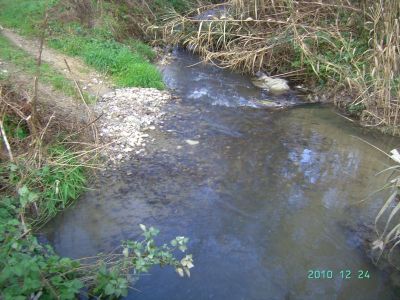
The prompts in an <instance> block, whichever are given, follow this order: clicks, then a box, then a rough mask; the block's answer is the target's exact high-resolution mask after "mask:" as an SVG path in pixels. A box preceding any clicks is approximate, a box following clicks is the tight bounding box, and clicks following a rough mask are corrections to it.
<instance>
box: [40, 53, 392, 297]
mask: <svg viewBox="0 0 400 300" xmlns="http://www.w3.org/2000/svg"><path fill="white" fill-rule="evenodd" d="M174 55H175V59H174V60H173V61H172V62H171V63H170V64H169V65H167V66H164V67H162V72H163V76H164V79H165V82H166V84H167V86H168V87H169V88H171V89H173V90H174V91H175V93H176V94H177V95H179V96H180V97H181V98H182V100H181V101H173V102H171V103H169V104H167V106H166V107H165V110H166V111H167V114H166V115H167V117H166V119H165V120H164V121H163V123H162V124H161V126H157V129H156V130H154V131H152V132H151V135H152V136H153V137H154V138H155V141H154V142H152V143H149V144H148V145H147V146H146V153H145V154H142V156H138V157H137V158H136V159H133V160H132V161H130V162H129V163H127V164H125V165H123V166H121V167H120V168H119V169H118V170H116V171H114V172H113V173H112V174H105V175H104V176H100V177H99V178H98V179H97V181H96V183H95V184H94V189H93V190H91V191H88V192H87V193H85V195H83V196H82V197H81V199H80V200H79V201H78V203H77V204H76V205H74V206H73V207H71V208H70V209H68V210H66V211H65V212H64V213H62V214H60V215H59V216H58V217H57V218H56V219H55V220H53V221H52V222H51V223H50V224H48V226H47V227H46V228H45V232H46V236H47V239H48V240H49V241H50V242H51V243H52V244H53V245H54V248H55V250H56V251H57V252H58V253H59V254H61V255H65V256H70V257H74V258H79V257H84V256H90V255H93V254H96V253H97V252H99V251H107V250H110V249H113V248H114V247H115V246H117V245H119V243H120V241H121V240H126V239H135V238H138V237H139V234H140V229H139V227H138V224H140V223H142V224H146V225H149V226H150V225H151V226H155V227H157V228H159V229H160V230H161V233H160V236H159V241H160V242H164V241H167V240H170V239H172V238H174V237H175V236H177V235H184V236H187V237H189V238H190V242H189V251H188V252H189V253H192V254H193V257H194V263H195V267H194V268H193V269H192V276H191V277H190V278H180V277H179V276H178V275H177V274H176V273H175V271H174V270H173V269H172V268H159V267H157V268H153V269H152V270H151V271H150V274H148V275H143V276H142V278H141V279H140V280H139V281H138V283H137V284H136V285H135V288H136V289H138V291H131V292H130V294H129V296H128V299H147V300H149V299H230V300H236V299H363V300H366V299H371V300H375V299H380V300H384V299H395V298H396V297H395V288H394V287H393V286H392V285H391V283H390V280H389V279H390V278H389V275H388V274H386V273H385V272H384V271H381V270H379V269H378V268H377V267H376V266H375V265H374V264H372V262H371V260H370V259H369V258H368V257H367V256H366V252H365V249H364V246H363V240H362V238H360V236H359V235H358V234H357V230H355V229H357V228H358V226H359V224H363V223H372V222H373V220H374V218H375V216H376V214H377V212H378V211H379V208H380V206H381V205H382V202H383V201H384V197H385V196H386V194H376V195H374V196H373V197H371V198H370V199H368V200H367V201H365V202H363V203H361V204H360V201H361V200H362V199H364V197H366V196H367V195H369V194H370V193H371V192H373V191H375V190H377V189H378V188H379V187H381V186H382V184H383V183H384V181H385V179H386V178H385V176H378V177H376V176H374V175H375V174H376V173H377V172H379V171H381V170H382V169H384V168H385V167H386V166H387V165H388V163H390V162H389V161H388V159H387V158H385V157H384V155H382V153H380V152H379V151H377V150H376V149H374V148H372V147H371V146H369V145H367V144H366V143H365V142H363V141H361V140H360V139H357V138H356V137H360V138H362V139H364V140H366V141H368V142H370V143H372V144H374V145H377V146H380V147H381V148H382V149H383V150H385V151H388V150H390V149H392V148H394V147H396V146H398V140H397V139H394V138H389V137H383V136H382V135H381V134H380V133H377V132H372V131H369V130H367V129H365V128H361V127H359V126H357V125H356V124H353V123H351V122H349V121H347V120H345V119H343V118H342V117H341V116H339V115H337V114H336V113H335V109H334V108H333V107H331V106H324V105H319V104H307V105H301V102H300V100H299V99H298V96H297V95H296V94H295V93H289V94H286V95H281V96H272V95H268V93H265V92H263V91H261V90H260V89H258V88H256V87H254V86H253V85H252V83H251V81H250V79H249V78H247V77H245V76H242V75H240V74H235V73H231V72H229V71H227V70H222V69H219V68H217V67H215V66H210V65H204V64H197V62H198V59H197V58H196V57H195V56H192V55H190V54H188V53H186V52H183V51H180V50H175V52H174ZM188 66H191V67H188ZM257 99H268V100H272V101H277V102H281V103H290V104H299V105H296V106H293V107H292V108H288V109H283V110H267V109H265V108H263V107H261V106H259V105H258V104H257ZM187 140H191V141H198V144H195V145H194V143H191V144H189V143H188V142H187ZM310 270H311V271H312V270H320V271H322V270H325V271H329V270H330V271H332V274H333V276H332V278H325V279H321V278H320V279H309V278H308V277H309V273H310ZM347 270H349V271H351V276H350V277H351V278H347V279H346V278H342V276H341V275H342V274H343V273H341V271H347ZM359 271H362V272H364V273H365V271H368V274H369V278H364V279H359V278H358V275H359Z"/></svg>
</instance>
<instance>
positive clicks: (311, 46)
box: [150, 0, 400, 134]
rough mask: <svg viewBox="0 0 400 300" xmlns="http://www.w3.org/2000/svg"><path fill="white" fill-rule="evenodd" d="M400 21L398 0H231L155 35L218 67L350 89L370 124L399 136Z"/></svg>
mask: <svg viewBox="0 0 400 300" xmlns="http://www.w3.org/2000/svg"><path fill="white" fill-rule="evenodd" d="M210 9H214V11H217V13H214V14H213V15H212V16H210V15H208V14H207V11H210ZM198 12H200V13H201V14H200V16H201V17H198ZM399 16H400V2H399V1H397V0H381V1H372V0H370V1H369V0H364V1H344V0H343V1H342V0H335V1H329V2H328V1H325V2H321V1H313V0H299V1H294V0H252V1H243V0H231V1H229V2H227V3H225V4H224V5H221V4H218V5H208V6H204V7H203V8H200V9H198V11H192V12H188V14H186V15H180V14H177V13H176V12H171V13H170V14H168V15H166V16H165V17H164V20H163V23H162V24H161V25H159V26H152V27H151V28H150V32H151V34H152V35H153V36H154V38H155V39H156V40H157V39H162V40H163V41H164V42H167V43H170V44H183V45H184V46H186V47H187V48H188V49H190V50H192V51H195V52H197V53H199V54H200V55H202V57H203V58H204V59H205V60H207V61H209V62H211V63H215V64H216V65H218V66H219V67H224V68H231V69H235V70H239V71H242V72H246V73H255V72H257V71H259V70H261V69H263V70H266V71H268V72H269V73H271V74H272V75H279V76H283V77H289V78H290V79H292V80H294V81H308V82H310V81H313V82H324V83H329V84H330V85H331V86H333V85H334V86H336V87H341V88H345V89H346V90H347V91H348V93H349V94H350V95H352V96H353V99H352V103H347V104H346V106H349V105H350V106H352V107H358V108H362V109H365V110H364V111H363V112H362V113H361V112H360V115H361V120H362V121H363V123H364V124H365V125H368V126H374V127H379V128H384V129H385V130H387V131H390V132H391V133H393V134H399V133H400V131H399V128H398V125H399V117H400V116H399V105H398V99H399V93H400V92H399V90H400V77H399V53H400V46H399ZM362 109H361V110H362Z"/></svg>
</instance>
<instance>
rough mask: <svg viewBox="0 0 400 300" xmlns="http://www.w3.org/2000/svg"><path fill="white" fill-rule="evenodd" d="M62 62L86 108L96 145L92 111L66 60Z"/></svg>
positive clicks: (96, 139)
mask: <svg viewBox="0 0 400 300" xmlns="http://www.w3.org/2000/svg"><path fill="white" fill-rule="evenodd" d="M64 62H65V65H66V66H67V69H68V72H69V73H70V74H71V77H72V80H73V81H74V83H75V86H76V89H77V90H78V93H79V96H80V97H81V100H82V102H83V104H84V105H85V107H86V109H87V112H88V116H89V120H90V121H91V122H90V124H91V128H92V133H93V138H94V140H95V142H96V144H97V143H98V137H97V129H96V127H95V126H94V124H93V123H94V121H92V120H93V119H94V117H93V115H92V111H91V109H90V107H89V105H87V103H86V101H85V97H84V96H83V93H82V89H81V87H80V86H79V83H78V81H77V80H76V79H75V77H74V76H73V73H72V70H71V68H70V66H69V64H68V62H67V60H66V59H65V58H64Z"/></svg>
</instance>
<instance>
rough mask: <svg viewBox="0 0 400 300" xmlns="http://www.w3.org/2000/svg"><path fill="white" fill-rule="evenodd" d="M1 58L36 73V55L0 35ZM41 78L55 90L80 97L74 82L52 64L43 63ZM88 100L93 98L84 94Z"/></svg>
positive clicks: (26, 70)
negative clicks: (33, 55)
mask: <svg viewBox="0 0 400 300" xmlns="http://www.w3.org/2000/svg"><path fill="white" fill-rule="evenodd" d="M0 48H1V51H0V59H2V60H4V61H7V62H10V63H12V64H14V65H15V66H17V67H19V68H21V70H22V71H24V72H26V73H28V74H30V75H35V74H36V70H37V64H36V60H35V59H34V57H32V56H31V55H29V54H28V53H26V52H25V51H23V50H21V49H20V48H18V47H17V46H14V45H13V44H12V43H11V42H10V41H9V40H8V39H7V38H5V37H3V36H1V35H0ZM40 80H42V81H43V82H44V83H47V84H49V85H51V86H52V87H53V88H54V89H55V90H58V91H61V92H63V93H64V94H65V95H68V96H71V97H75V98H76V97H78V93H77V90H76V88H75V86H74V84H73V82H72V81H71V80H69V79H67V78H65V77H64V75H63V74H61V73H60V72H58V71H56V70H55V69H54V68H53V67H52V66H50V65H49V64H47V63H42V65H41V67H40ZM84 97H85V100H86V101H87V102H91V101H92V98H91V97H89V96H88V95H86V94H85V95H84Z"/></svg>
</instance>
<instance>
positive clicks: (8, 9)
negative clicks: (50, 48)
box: [0, 0, 58, 36]
mask: <svg viewBox="0 0 400 300" xmlns="http://www.w3.org/2000/svg"><path fill="white" fill-rule="evenodd" d="M57 2H58V0H34V1H32V0H0V23H1V25H3V26H5V27H10V28H16V29H19V30H20V32H21V34H23V35H28V36H33V35H37V34H38V32H39V29H38V25H39V24H40V22H41V20H42V19H43V15H44V13H43V12H44V11H45V8H46V5H48V7H51V6H52V5H54V4H55V3H57Z"/></svg>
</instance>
